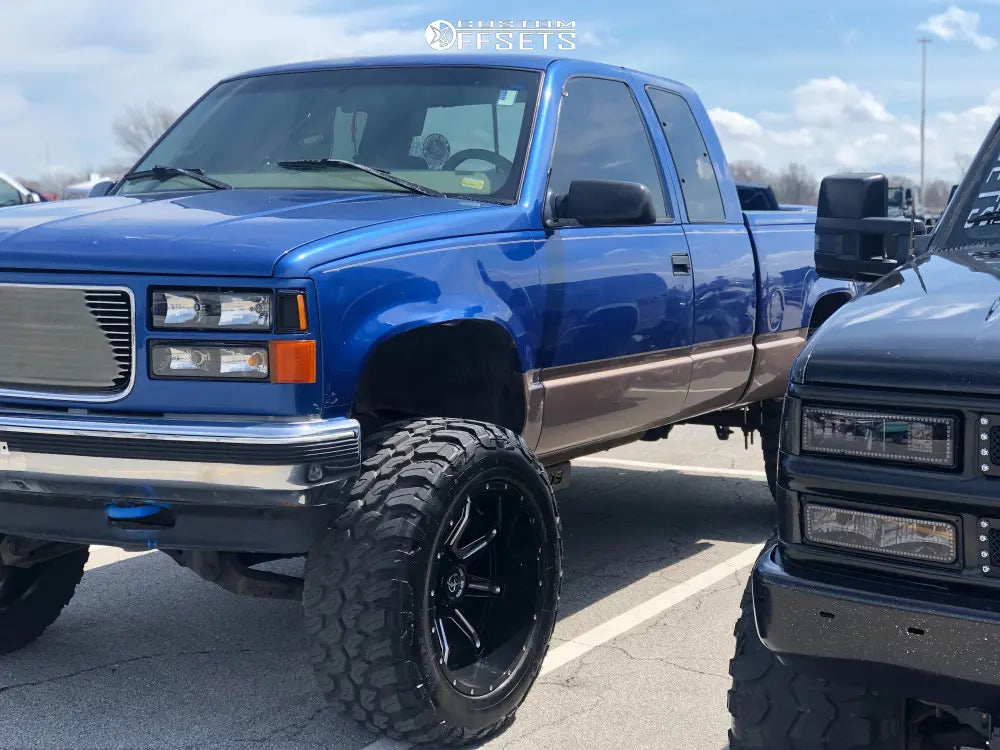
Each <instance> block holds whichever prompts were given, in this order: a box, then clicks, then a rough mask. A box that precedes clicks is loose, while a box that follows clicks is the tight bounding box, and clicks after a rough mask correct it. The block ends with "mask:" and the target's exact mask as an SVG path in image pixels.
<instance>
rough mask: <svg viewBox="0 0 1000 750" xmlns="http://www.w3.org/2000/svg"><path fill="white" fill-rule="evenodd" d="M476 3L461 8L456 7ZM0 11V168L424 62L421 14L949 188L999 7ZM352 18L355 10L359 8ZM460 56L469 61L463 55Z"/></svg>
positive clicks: (774, 136) (969, 129) (983, 109)
mask: <svg viewBox="0 0 1000 750" xmlns="http://www.w3.org/2000/svg"><path fill="white" fill-rule="evenodd" d="M473 7H474V8H476V10H475V11H471V10H470V8H473ZM607 7H608V5H607V4H606V3H604V2H600V1H599V0H572V1H570V0H557V1H555V2H541V3H540V2H538V0H534V1H532V2H528V1H527V0H504V2H502V3H500V2H490V1H487V2H480V3H476V4H470V3H468V2H451V1H450V0H430V1H427V2H419V1H418V2H414V3H412V4H411V3H407V4H395V3H385V2H377V1H375V0H370V1H369V2H364V3H357V2H351V3H348V2H334V1H333V0H170V1H169V2H162V1H159V0H127V2H126V1H122V0H32V1H31V2H20V1H19V0H0V71H3V73H2V74H0V171H5V172H9V173H14V174H19V175H22V176H25V177H36V176H39V175H40V174H42V173H43V172H45V170H46V168H47V167H48V168H51V169H54V170H55V169H59V170H74V171H76V170H81V169H84V168H86V167H87V166H95V165H99V164H102V163H107V162H108V161H111V160H114V159H115V158H116V157H120V150H119V149H118V148H117V147H116V145H115V143H114V140H113V138H112V136H111V122H112V120H113V119H114V118H115V116H116V115H118V114H119V113H121V112H122V111H123V110H125V109H126V108H127V107H129V106H130V105H134V104H140V103H144V102H147V101H155V102H158V103H161V104H163V105H166V106H168V107H171V108H173V109H176V110H182V109H183V108H184V107H186V106H187V105H188V104H189V103H190V102H191V101H192V100H194V99H195V98H196V97H197V96H199V95H200V94H201V93H202V92H203V91H204V90H205V89H206V88H207V87H209V86H210V85H212V84H213V83H214V82H215V81H217V80H218V79H219V78H221V77H223V76H225V75H228V74H231V73H234V72H238V71H241V70H244V69H248V68H255V67H259V66H262V65H267V64H271V63H276V62H287V61H293V60H304V59H315V58H324V57H339V56H346V55H358V54H389V53H401V52H428V51H430V50H429V49H428V48H427V47H426V45H425V42H424V28H425V27H426V25H427V23H428V22H429V21H431V20H434V19H438V18H443V19H448V20H456V19H460V18H469V17H470V15H469V14H470V13H474V14H475V17H476V18H479V19H491V18H493V19H499V18H514V19H521V18H529V19H535V18H547V19H563V20H575V21H576V23H577V29H578V32H579V34H578V48H577V50H576V52H575V53H574V54H576V55H578V56H581V57H587V58H591V59H598V60H605V61H609V62H614V63H617V64H623V65H628V66H631V67H635V68H639V69H642V70H647V71H650V72H653V73H657V74H661V75H665V76H668V77H671V78H675V79H678V80H681V81H684V82H685V83H688V84H689V85H691V86H693V87H694V88H695V89H696V90H697V91H698V92H699V93H700V94H701V96H702V98H703V99H704V101H705V104H706V106H707V107H708V108H709V109H710V111H711V113H712V117H713V119H714V121H715V122H716V125H717V127H718V128H719V131H720V134H721V137H722V140H723V145H724V147H725V148H726V152H727V155H728V156H729V158H730V160H738V159H753V160H756V161H759V162H762V163H764V164H765V165H766V166H768V167H771V168H780V167H782V166H784V165H785V164H787V163H788V162H789V161H798V162H801V163H803V164H805V165H807V166H808V167H809V169H810V170H811V171H813V172H814V173H815V174H817V175H821V174H823V173H828V172H833V171H838V170H840V171H842V170H845V169H865V170H867V169H880V170H885V171H889V172H901V173H905V174H910V175H914V176H915V175H917V174H918V172H919V139H918V133H919V121H920V53H919V45H918V44H917V39H918V38H919V37H921V36H927V37H929V38H931V39H933V42H932V43H931V45H930V48H929V65H928V101H927V109H928V120H927V121H928V128H927V144H928V151H927V163H928V168H927V174H928V177H929V178H930V177H941V178H943V179H946V180H953V179H955V178H957V177H958V170H959V166H958V165H959V164H961V163H963V162H964V160H965V159H967V158H968V156H969V155H970V154H972V153H974V151H975V149H976V148H977V146H978V144H979V141H980V140H981V139H982V137H983V135H984V134H985V132H986V130H987V129H988V127H989V125H990V123H991V122H992V121H993V118H994V117H996V116H997V114H998V113H1000V72H998V71H1000V48H998V39H1000V0H955V3H954V4H953V3H950V2H947V0H945V1H944V2H941V1H938V0H837V2H835V3H822V4H821V3H818V2H815V0H775V1H774V2H770V3H748V2H746V1H745V0H660V1H659V2H648V0H644V1H641V2H636V1H634V0H617V2H615V3H614V6H613V7H614V9H615V12H614V15H613V17H612V16H609V14H608V12H607V10H605V8H607ZM359 8H363V10H358V9H359ZM472 54H474V53H472Z"/></svg>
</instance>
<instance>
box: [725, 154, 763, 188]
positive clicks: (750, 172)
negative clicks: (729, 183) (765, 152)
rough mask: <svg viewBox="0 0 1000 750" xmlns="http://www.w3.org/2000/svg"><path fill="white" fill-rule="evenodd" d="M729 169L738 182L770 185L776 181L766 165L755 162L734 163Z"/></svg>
mask: <svg viewBox="0 0 1000 750" xmlns="http://www.w3.org/2000/svg"><path fill="white" fill-rule="evenodd" d="M729 169H730V171H731V172H732V173H733V179H734V180H736V181H737V182H760V183H764V184H765V185H770V184H771V182H772V181H773V180H774V175H773V174H771V172H770V171H769V170H768V169H767V168H766V167H764V165H762V164H758V163H757V162H755V161H749V160H746V161H734V162H733V163H732V164H730V165H729Z"/></svg>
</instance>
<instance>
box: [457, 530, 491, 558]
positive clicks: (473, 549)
mask: <svg viewBox="0 0 1000 750" xmlns="http://www.w3.org/2000/svg"><path fill="white" fill-rule="evenodd" d="M499 533H500V532H499V531H498V530H497V528H496V527H495V526H494V527H493V528H492V529H490V530H489V531H487V532H486V533H485V534H484V535H483V536H481V537H479V538H478V539H477V540H476V541H474V542H471V543H469V544H467V545H466V546H465V547H462V548H461V549H457V550H455V557H457V558H458V559H459V560H461V561H463V562H468V561H469V560H471V559H472V558H474V557H475V556H476V555H478V554H479V553H480V552H482V551H483V550H484V549H486V548H487V547H489V546H490V542H492V541H493V540H494V539H496V538H497V534H499Z"/></svg>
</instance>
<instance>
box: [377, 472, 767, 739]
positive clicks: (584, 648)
mask: <svg viewBox="0 0 1000 750" xmlns="http://www.w3.org/2000/svg"><path fill="white" fill-rule="evenodd" d="M633 463H635V462H633ZM685 468H686V467H685ZM760 473H761V474H763V472H760ZM763 548H764V545H763V544H755V545H753V546H751V547H747V548H746V549H744V550H743V551H742V552H740V553H739V554H736V555H733V556H732V557H730V558H729V559H728V560H723V561H722V562H721V563H719V564H718V565H713V566H712V567H711V568H709V569H708V570H706V571H705V572H703V573H699V574H698V575H696V576H694V577H692V578H689V579H688V580H686V581H684V583H678V584H677V585H676V586H672V587H671V588H669V589H667V590H666V591H664V592H663V593H662V594H658V595H656V596H654V597H653V598H652V599H649V600H647V601H645V602H643V603H642V604H639V605H637V606H635V607H633V608H632V609H630V610H628V611H627V612H623V613H622V614H620V615H618V616H617V617H613V618H611V619H610V620H608V621H607V622H605V623H603V624H601V625H598V626H597V627H595V628H591V629H590V630H588V631H587V632H586V633H583V634H582V635H578V636H577V637H576V638H573V639H572V640H569V641H567V642H566V643H562V644H560V645H559V646H556V647H555V648H553V649H551V650H550V651H549V653H548V656H546V657H545V661H544V662H543V664H542V671H541V674H543V675H544V674H548V673H549V672H551V671H553V670H555V669H559V667H563V666H565V665H567V664H569V663H570V662H571V661H573V660H574V659H579V658H580V657H581V656H583V655H584V654H586V653H589V652H590V651H593V650H594V649H595V648H598V647H599V646H602V645H604V644H605V643H607V642H608V641H610V640H611V639H613V638H617V637H618V636H620V635H623V634H624V633H627V632H628V631H629V630H632V629H633V628H635V627H637V626H639V625H641V624H642V623H644V622H646V621H647V620H650V619H652V618H653V617H656V616H657V615H659V614H662V613H664V612H666V611H667V610H668V609H670V608H671V607H676V606H677V605H678V604H680V603H681V602H683V601H686V600H687V599H690V598H691V597H692V596H694V595H695V594H698V593H701V592H702V591H704V590H705V589H707V588H709V587H711V586H714V585H715V584H717V583H719V582H721V581H724V580H725V579H726V578H728V577H729V576H731V575H732V574H733V573H738V572H739V571H741V570H743V569H745V568H748V567H750V566H751V565H753V563H754V561H755V560H756V559H757V556H758V555H759V554H760V551H761V550H762V549H763ZM409 747H410V745H406V744H403V743H401V742H397V741H395V740H389V739H384V738H383V739H380V740H376V741H375V742H373V743H372V744H370V745H365V746H364V747H363V748H361V750H406V748H409Z"/></svg>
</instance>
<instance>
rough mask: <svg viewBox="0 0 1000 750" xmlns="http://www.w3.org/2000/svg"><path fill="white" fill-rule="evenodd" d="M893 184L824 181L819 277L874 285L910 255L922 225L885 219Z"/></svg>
mask: <svg viewBox="0 0 1000 750" xmlns="http://www.w3.org/2000/svg"><path fill="white" fill-rule="evenodd" d="M888 213H889V181H888V180H887V179H886V177H885V175H882V174H841V175H833V176H831V177H825V178H824V179H823V182H822V183H821V184H820V188H819V202H818V206H817V216H816V253H815V260H816V272H817V273H818V274H819V275H820V276H822V277H824V278H828V279H842V280H848V281H875V280H876V279H878V278H881V277H882V276H884V275H885V274H886V273H888V272H889V271H891V270H893V269H894V268H896V267H897V266H899V265H900V264H901V263H904V262H905V261H906V259H907V258H908V257H909V255H910V244H911V237H912V235H914V234H924V232H925V227H924V224H923V222H914V221H912V220H911V219H908V218H905V217H900V218H892V219H890V218H886V217H887V215H888Z"/></svg>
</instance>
